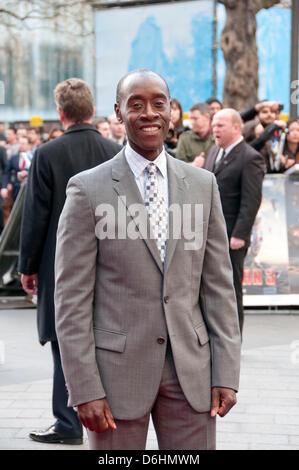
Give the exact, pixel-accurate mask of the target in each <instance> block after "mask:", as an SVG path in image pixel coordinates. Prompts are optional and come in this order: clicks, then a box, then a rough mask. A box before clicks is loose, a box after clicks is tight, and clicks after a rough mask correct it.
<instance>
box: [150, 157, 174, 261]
mask: <svg viewBox="0 0 299 470" xmlns="http://www.w3.org/2000/svg"><path fill="white" fill-rule="evenodd" d="M157 170H158V168H157V166H156V165H155V164H154V163H149V165H148V166H147V167H146V170H145V171H146V182H145V200H144V203H145V206H146V208H147V211H148V215H149V218H150V222H151V227H152V229H153V234H154V237H155V240H156V243H157V246H158V250H159V253H160V258H161V260H162V262H164V258H165V253H166V240H167V227H168V209H167V206H166V201H165V199H164V197H163V196H161V195H159V194H158V175H157Z"/></svg>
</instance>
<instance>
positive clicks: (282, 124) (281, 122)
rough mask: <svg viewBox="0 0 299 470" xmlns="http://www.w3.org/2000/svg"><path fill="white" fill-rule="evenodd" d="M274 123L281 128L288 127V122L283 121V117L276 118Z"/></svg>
mask: <svg viewBox="0 0 299 470" xmlns="http://www.w3.org/2000/svg"><path fill="white" fill-rule="evenodd" d="M273 124H275V125H276V126H277V127H280V128H281V129H285V128H286V127H287V123H286V122H284V121H282V120H281V119H280V120H279V119H276V120H275V121H273Z"/></svg>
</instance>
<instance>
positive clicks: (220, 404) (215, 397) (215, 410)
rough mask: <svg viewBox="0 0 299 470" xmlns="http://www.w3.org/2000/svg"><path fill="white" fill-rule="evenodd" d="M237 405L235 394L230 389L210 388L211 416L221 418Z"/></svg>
mask: <svg viewBox="0 0 299 470" xmlns="http://www.w3.org/2000/svg"><path fill="white" fill-rule="evenodd" d="M236 403H237V397H236V392H235V391H234V390H232V389H231V388H221V387H213V388H212V405H211V416H212V418H214V417H215V416H216V415H217V414H218V415H219V416H221V418H223V416H225V415H226V413H228V412H229V410H230V409H231V408H232V407H233V406H234V405H235V404H236Z"/></svg>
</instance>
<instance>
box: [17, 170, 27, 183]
mask: <svg viewBox="0 0 299 470" xmlns="http://www.w3.org/2000/svg"><path fill="white" fill-rule="evenodd" d="M28 173H29V171H27V170H22V171H18V173H17V178H18V181H19V182H20V183H23V181H24V179H26V178H27V176H28Z"/></svg>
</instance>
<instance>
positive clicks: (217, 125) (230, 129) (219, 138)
mask: <svg viewBox="0 0 299 470" xmlns="http://www.w3.org/2000/svg"><path fill="white" fill-rule="evenodd" d="M212 130H213V135H214V138H215V142H216V144H217V145H218V147H221V148H224V149H225V148H226V147H229V145H231V144H232V143H233V141H234V138H235V137H236V124H233V122H232V118H231V117H230V116H228V115H225V114H222V113H221V112H220V113H217V114H215V116H214V118H213V121H212Z"/></svg>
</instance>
